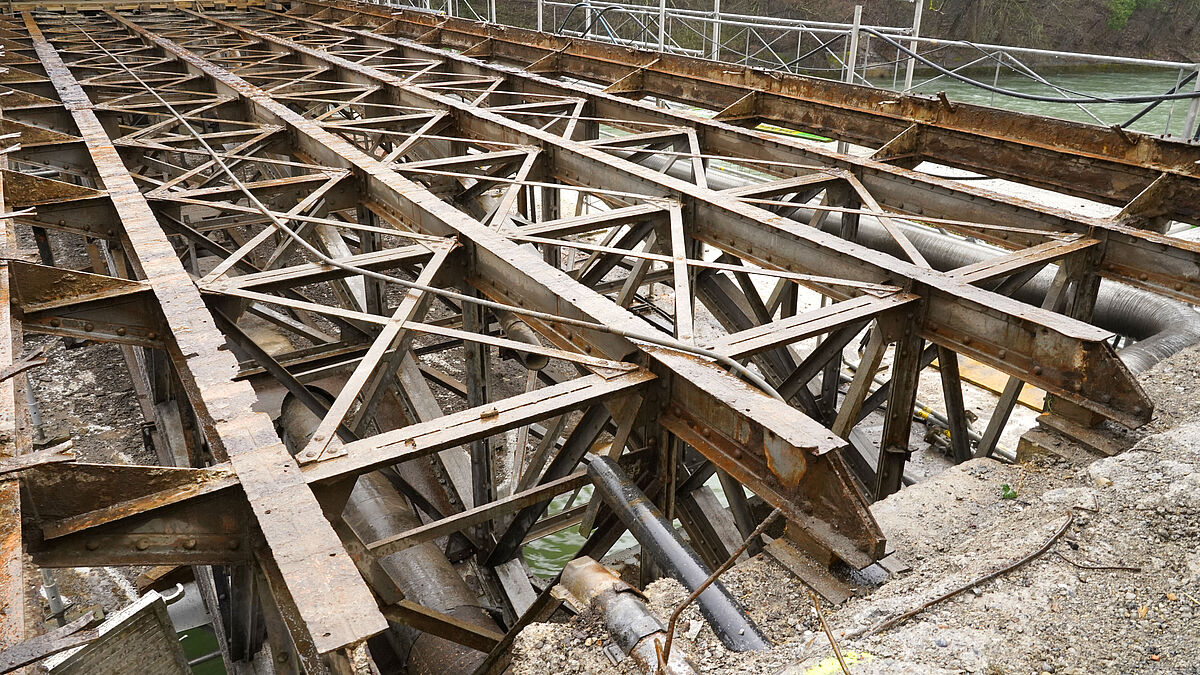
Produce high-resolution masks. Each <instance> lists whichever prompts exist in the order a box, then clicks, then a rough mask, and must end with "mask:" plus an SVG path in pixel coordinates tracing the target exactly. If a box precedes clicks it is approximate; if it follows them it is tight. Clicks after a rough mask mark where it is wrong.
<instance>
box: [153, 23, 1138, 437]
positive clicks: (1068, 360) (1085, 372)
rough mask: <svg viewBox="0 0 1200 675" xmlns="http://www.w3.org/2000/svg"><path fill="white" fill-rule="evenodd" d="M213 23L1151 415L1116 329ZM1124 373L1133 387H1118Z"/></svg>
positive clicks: (1001, 365)
mask: <svg viewBox="0 0 1200 675" xmlns="http://www.w3.org/2000/svg"><path fill="white" fill-rule="evenodd" d="M189 13H190V14H193V15H195V16H203V15H200V14H196V13H191V12H189ZM204 18H205V19H206V20H208V21H210V22H212V23H214V24H217V25H220V26H222V27H224V28H227V29H229V30H232V31H235V32H237V33H238V34H240V35H243V36H246V37H249V38H255V39H260V40H262V41H264V42H267V43H269V44H271V45H274V46H275V48H276V49H286V50H289V51H291V52H293V53H296V54H297V55H299V56H301V57H302V58H304V59H307V60H309V61H311V62H317V63H321V64H325V65H329V66H333V67H335V68H337V69H338V70H339V71H340V72H342V73H345V76H346V77H347V78H348V79H350V80H351V81H356V82H359V83H363V82H370V83H381V84H385V85H389V86H391V87H392V89H393V92H394V93H395V94H396V95H397V96H398V97H399V98H400V100H401V101H412V102H419V103H420V104H421V105H422V106H423V107H428V108H440V109H447V110H453V111H455V112H456V113H457V119H458V121H459V124H460V126H462V127H464V128H465V129H467V130H468V131H469V132H470V133H472V134H473V135H475V136H476V137H479V138H490V139H493V140H497V141H505V142H510V143H512V142H515V143H521V144H530V145H537V146H540V147H545V148H553V150H554V152H552V153H550V156H551V161H553V162H554V164H553V169H552V170H553V171H554V172H555V173H556V174H557V175H558V176H559V177H560V178H562V179H563V180H565V181H568V182H570V183H573V184H580V185H592V186H596V187H603V188H607V189H616V190H622V191H627V192H635V193H641V194H648V195H661V196H670V197H674V198H676V199H678V200H680V201H681V202H683V203H684V204H685V205H686V208H689V209H690V210H691V213H692V214H693V215H692V219H691V222H690V223H689V224H688V227H687V234H688V235H689V236H690V237H692V238H695V239H698V240H700V241H703V242H705V243H707V244H709V245H711V246H714V247H716V248H719V249H722V250H724V251H726V252H728V253H732V254H734V255H736V256H737V257H739V258H741V259H743V260H748V261H752V262H754V263H755V264H757V265H760V266H763V267H767V268H775V269H784V270H788V271H792V272H807V273H821V274H828V275H831V276H836V277H840V278H843V279H854V280H858V281H867V282H874V283H884V284H895V285H901V286H904V287H908V288H909V290H911V291H912V292H914V293H917V294H919V295H922V296H924V297H926V298H927V300H928V302H929V307H928V311H927V312H926V314H925V317H926V318H925V321H924V322H923V324H922V326H921V331H922V337H923V338H925V339H927V340H929V341H931V342H935V343H937V344H940V345H943V346H946V347H950V348H953V349H954V350H955V351H957V352H959V353H962V354H965V355H969V356H971V357H972V358H974V359H976V360H979V361H981V362H984V363H987V364H988V365H990V366H992V367H993V368H996V369H998V370H1000V371H1002V372H1006V373H1008V374H1011V375H1014V376H1018V377H1020V378H1021V379H1023V380H1025V381H1027V382H1030V383H1034V384H1036V385H1037V386H1039V387H1041V388H1044V389H1046V390H1047V391H1052V392H1054V393H1055V394H1057V395H1060V396H1062V397H1063V398H1066V399H1068V400H1070V401H1072V402H1074V403H1077V404H1078V405H1080V406H1082V407H1084V408H1087V409H1089V410H1092V411H1094V412H1097V413H1099V414H1102V415H1104V416H1106V417H1109V418H1111V419H1114V420H1118V421H1120V422H1122V423H1123V424H1126V425H1129V426H1139V425H1140V424H1143V423H1144V422H1145V421H1147V420H1148V419H1149V416H1150V413H1151V405H1150V403H1149V401H1148V400H1147V399H1146V397H1145V395H1144V394H1143V393H1142V392H1141V390H1140V388H1139V387H1138V385H1137V383H1136V382H1135V381H1134V380H1133V378H1132V376H1131V375H1129V373H1128V371H1127V370H1126V369H1125V367H1124V365H1123V364H1121V362H1120V360H1119V359H1117V357H1116V355H1115V353H1113V350H1112V348H1111V347H1110V346H1109V345H1108V344H1107V343H1106V340H1107V339H1109V338H1111V334H1109V333H1107V332H1106V331H1102V330H1099V329H1096V328H1094V327H1092V326H1089V325H1087V324H1085V323H1082V322H1079V321H1074V320H1072V319H1069V318H1066V317H1063V316H1062V315H1059V314H1055V313H1053V312H1049V311H1044V310H1040V309H1037V308H1034V307H1030V306H1028V305H1025V304H1023V303H1020V302H1016V301H1014V300H1011V299H1010V298H1006V297H1003V296H1000V295H997V294H994V293H990V292H988V291H984V290H982V289H979V288H977V287H974V286H972V285H970V284H968V283H964V282H962V281H960V280H958V279H955V278H953V277H952V276H950V275H947V274H944V273H940V272H936V271H933V270H930V269H928V268H926V267H922V266H920V265H916V264H912V263H907V262H903V261H900V260H897V259H895V258H892V257H891V256H889V255H886V254H883V253H880V252H878V251H874V250H872V249H869V248H866V247H864V246H861V245H857V244H854V243H852V242H847V241H845V240H843V239H840V238H838V237H836V236H834V235H831V234H826V233H824V232H822V231H820V230H817V229H815V228H809V227H804V226H802V225H800V224H799V223H795V222H794V221H789V220H786V219H784V218H781V217H779V216H777V215H775V214H772V213H770V212H767V211H765V210H763V209H761V208H758V207H756V206H753V205H750V204H747V203H745V202H743V201H740V200H739V199H738V198H737V197H735V196H733V195H730V194H727V193H724V192H721V191H717V190H712V189H709V188H707V187H706V186H704V185H697V184H696V183H693V182H688V181H685V180H681V179H677V178H674V177H672V176H669V175H663V174H662V173H660V172H658V171H655V170H653V169H650V168H648V167H645V166H642V165H640V164H636V163H633V162H630V161H627V160H625V159H623V158H620V157H614V156H611V155H609V154H607V153H604V152H602V151H600V150H597V149H595V148H592V147H590V146H588V145H586V144H584V143H580V142H578V141H574V140H571V139H568V138H563V137H562V136H558V135H556V134H553V133H549V132H546V131H543V130H541V129H540V128H538V127H535V126H531V125H528V124H522V123H520V122H516V121H513V120H511V119H509V118H508V117H506V116H504V114H503V113H499V112H493V111H491V110H490V109H488V108H486V107H479V106H473V105H470V104H468V103H464V102H462V101H459V100H457V99H454V98H452V97H450V96H446V95H442V94H439V93H437V92H436V90H434V89H432V88H428V89H426V88H422V87H420V86H419V85H414V84H410V83H408V82H406V81H405V80H404V78H402V77H399V76H396V75H393V74H391V73H388V72H386V71H384V70H381V69H378V68H375V67H372V66H370V65H367V64H366V63H362V62H354V61H351V60H349V59H346V58H342V57H339V56H337V55H335V54H331V53H329V52H327V51H320V50H318V49H315V48H313V47H309V46H306V45H303V44H300V43H298V42H296V41H294V40H289V39H286V38H283V37H278V36H275V35H272V34H270V33H269V32H268V31H267V30H266V28H268V26H256V28H258V30H252V29H249V28H244V27H242V26H239V25H236V24H233V23H230V22H227V21H223V20H221V19H218V18H214V17H204ZM282 18H283V17H282V16H281V19H282ZM306 25H312V24H306ZM317 25H320V24H317ZM329 30H332V31H333V32H340V31H337V30H335V29H329ZM154 37H157V36H151V39H153V38H154ZM488 278H489V279H495V278H497V277H494V276H491V275H489V277H488ZM828 292H829V293H830V294H832V295H835V296H838V295H843V293H844V292H843V291H841V290H838V289H831V290H829V291H828ZM843 297H844V296H843ZM1114 380H1116V381H1121V382H1123V383H1125V384H1123V385H1121V386H1119V387H1113V386H1112V385H1111V383H1112V382H1113V381H1114Z"/></svg>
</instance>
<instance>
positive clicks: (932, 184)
mask: <svg viewBox="0 0 1200 675" xmlns="http://www.w3.org/2000/svg"><path fill="white" fill-rule="evenodd" d="M303 7H306V8H310V9H311V10H313V11H321V12H325V13H326V15H328V16H329V17H330V18H333V19H336V20H337V21H338V22H339V23H337V25H332V24H328V23H322V22H318V21H313V20H310V19H307V18H306V17H305V16H302V15H301V16H292V15H290V14H289V15H287V16H289V17H290V18H292V19H293V20H296V21H300V22H304V23H307V24H309V25H315V26H320V27H322V28H323V29H324V30H328V31H331V32H336V33H341V34H344V35H354V36H356V37H358V38H359V39H361V40H362V41H363V42H364V43H365V44H371V45H391V46H394V47H395V48H397V49H401V50H403V51H404V53H407V54H414V55H422V56H426V57H431V58H432V57H436V58H442V59H444V60H447V61H451V62H453V64H454V65H453V69H454V71H455V72H461V73H471V74H487V75H491V76H493V77H501V78H504V79H505V81H506V82H507V83H508V84H507V85H506V86H508V87H512V88H514V89H516V90H518V91H525V92H530V93H547V94H548V93H554V94H561V95H568V96H575V97H579V98H584V99H586V100H587V101H588V103H589V104H590V106H591V111H592V114H594V115H596V116H599V117H609V118H612V119H619V120H630V121H645V122H654V123H665V124H669V125H671V126H676V127H693V128H695V129H696V133H697V135H698V137H699V140H700V144H701V145H702V147H703V148H705V150H706V152H709V153H712V154H716V155H730V156H742V157H747V158H752V159H756V160H761V161H765V162H768V163H776V162H777V163H778V165H775V166H773V167H772V169H773V170H776V171H780V172H784V173H787V172H798V171H804V169H796V168H790V167H789V163H790V164H792V165H795V164H800V165H806V164H807V165H813V164H815V165H819V166H827V167H838V168H842V169H846V170H849V171H851V172H852V173H853V174H854V175H855V176H857V177H858V179H859V180H860V181H862V183H863V184H864V185H865V186H866V187H867V188H868V189H869V190H870V191H871V193H872V194H873V195H875V197H876V198H877V199H878V200H879V201H880V203H881V204H883V205H884V206H886V207H887V208H888V209H889V210H892V211H897V212H901V213H910V214H913V215H915V216H924V217H936V218H950V219H956V220H959V221H973V222H978V223H980V224H994V225H1002V226H1007V227H1011V228H1020V229H1024V230H1031V232H1028V233H1020V232H1009V231H1004V230H999V229H993V228H989V227H971V226H969V225H966V224H965V223H964V224H963V225H959V226H956V225H953V224H947V225H945V226H946V227H947V228H948V229H951V230H955V231H960V232H963V233H965V234H968V235H970V236H973V237H976V238H979V239H982V240H984V241H987V242H988V243H991V244H994V245H996V246H1000V247H1003V248H1010V249H1011V248H1022V247H1026V246H1032V245H1035V244H1037V243H1040V242H1041V241H1042V239H1043V235H1040V234H1038V232H1045V233H1054V232H1071V233H1076V234H1081V235H1086V236H1089V237H1091V236H1096V235H1097V234H1098V233H1099V234H1100V235H1101V236H1100V237H1099V238H1100V239H1101V241H1102V243H1103V246H1102V254H1101V256H1100V260H1099V272H1100V274H1102V275H1103V276H1105V277H1108V278H1112V279H1116V280H1118V281H1122V282H1124V283H1128V284H1130V285H1132V286H1136V287H1139V288H1144V289H1146V290H1149V291H1152V292H1155V293H1159V294H1162V295H1166V296H1169V297H1174V298H1178V299H1181V300H1184V301H1186V302H1191V303H1200V244H1197V243H1195V242H1189V241H1183V240H1180V239H1178V238H1174V237H1168V236H1165V235H1162V234H1158V233H1156V232H1153V231H1148V230H1144V229H1141V228H1138V227H1133V226H1131V225H1130V224H1128V223H1124V222H1116V221H1112V220H1108V219H1103V218H1089V217H1084V216H1080V215H1078V214H1075V213H1071V212H1068V211H1065V210H1062V209H1055V208H1051V207H1046V206H1043V205H1039V204H1035V203H1033V202H1031V201H1028V200H1024V199H1019V198H1015V197H1008V196H1004V195H1000V194H997V193H995V192H992V191H989V190H986V189H984V188H981V187H979V186H976V185H971V184H969V183H963V182H956V181H951V180H947V179H941V178H937V177H935V176H931V175H929V174H924V173H920V172H917V171H912V170H909V169H905V168H902V167H899V166H893V165H890V164H888V163H886V162H881V161H876V160H872V159H868V158H860V157H852V156H849V155H840V154H837V153H833V152H831V151H829V150H826V149H822V148H819V147H814V146H812V145H804V144H800V143H797V142H796V141H794V140H792V139H789V138H785V137H781V136H779V135H777V134H771V133H762V132H756V131H752V130H749V129H743V128H740V127H737V126H733V125H731V124H727V123H723V122H720V121H717V120H711V119H706V118H702V117H698V116H696V115H690V114H688V113H685V112H681V111H677V110H672V109H670V108H660V107H658V106H656V105H654V104H653V102H652V101H639V100H633V99H630V98H628V97H626V96H620V95H617V94H613V93H607V92H595V91H588V90H584V89H580V88H578V87H572V86H570V85H568V84H565V83H563V82H559V81H555V80H553V79H550V78H549V77H547V76H544V75H542V74H541V73H545V74H546V75H551V74H553V72H554V71H553V70H552V69H551V70H546V69H543V68H540V67H538V66H537V65H533V66H528V71H526V70H522V69H521V68H520V67H512V66H509V65H506V62H505V60H503V59H499V62H497V63H491V62H489V61H487V60H486V59H488V58H491V57H489V56H488V55H487V54H480V55H472V56H467V55H462V54H454V53H450V52H447V51H445V50H442V49H438V48H437V47H435V46H431V45H428V44H424V43H425V42H429V41H432V40H434V39H436V38H437V37H438V36H439V35H440V32H439V31H438V30H437V29H433V30H430V31H429V33H428V35H425V31H426V30H428V29H429V26H428V25H427V24H428V22H429V20H430V19H431V17H430V15H426V14H421V13H419V12H408V13H404V12H402V13H396V14H393V12H392V11H391V10H390V8H389V9H383V8H380V7H377V6H374V5H367V4H358V3H343V4H338V5H334V4H330V3H326V2H321V1H320V0H308V1H307V2H305V3H304V4H303ZM261 11H268V10H261ZM271 13H272V14H275V15H277V16H282V15H280V14H279V13H277V12H271ZM343 21H345V22H349V23H350V24H357V25H358V26H360V27H357V28H356V27H353V26H352V25H342V24H341V22H343ZM455 21H458V20H455ZM455 25H456V26H460V25H461V26H462V27H463V28H464V29H466V27H467V26H468V25H469V26H470V31H472V32H471V33H470V34H471V35H475V34H476V33H475V31H480V30H487V29H485V28H481V27H480V24H474V23H471V22H465V24H460V23H456V24H455ZM493 29H494V30H496V31H497V32H499V33H501V34H503V35H508V36H510V39H516V37H511V36H526V37H528V36H529V33H530V32H529V31H521V30H520V29H510V28H495V27H493ZM533 35H539V34H536V33H535V34H533ZM541 37H548V36H541ZM414 38H420V40H419V41H414ZM478 39H479V38H472V40H473V41H472V42H471V44H475V43H477V41H478ZM570 42H571V44H576V43H579V42H581V41H575V40H572V41H570ZM583 42H586V41H583ZM589 44H597V43H589ZM460 46H462V45H460ZM547 58H549V59H552V58H553V54H551V55H550V56H548V57H547ZM835 84H837V83H835ZM837 86H852V85H841V84H837ZM858 88H859V89H862V88H861V87H858ZM700 105H701V107H705V106H704V104H700ZM1007 114H1013V113H1007ZM1022 120H1023V122H1022V123H1021V124H1020V125H1019V127H1020V128H1025V127H1030V126H1036V125H1038V124H1042V123H1044V122H1045V120H1044V119H1043V118H1040V117H1038V116H1032V115H1026V116H1022ZM1149 138H1153V137H1149ZM1189 147H1191V148H1192V151H1193V152H1194V153H1195V154H1196V156H1195V157H1192V158H1191V160H1190V161H1191V162H1195V161H1196V160H1197V159H1200V150H1196V149H1195V146H1194V145H1191V146H1189ZM1181 152H1182V151H1181ZM1193 168H1194V167H1193ZM1037 175H1040V174H1037ZM1155 175H1157V173H1156V174H1155ZM1019 179H1020V177H1019V176H1018V177H1014V180H1019ZM1151 180H1153V178H1152V179H1151ZM1139 194H1140V193H1139ZM1135 197H1136V194H1135ZM1131 199H1132V198H1131ZM1101 201H1103V200H1101ZM1172 201H1173V202H1178V201H1179V200H1172ZM1121 203H1124V202H1121ZM1172 208H1176V207H1172Z"/></svg>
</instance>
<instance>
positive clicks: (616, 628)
mask: <svg viewBox="0 0 1200 675" xmlns="http://www.w3.org/2000/svg"><path fill="white" fill-rule="evenodd" d="M559 583H560V584H561V585H562V587H563V588H565V589H566V590H567V591H568V592H569V593H570V594H571V595H572V596H574V598H575V599H576V601H578V603H579V604H580V605H582V606H583V607H585V608H588V609H592V610H594V611H596V612H598V613H599V614H601V615H602V616H603V617H604V623H605V625H606V626H607V627H608V632H609V634H610V635H612V636H613V640H614V641H616V643H617V646H618V647H620V648H621V650H622V651H624V652H625V654H626V655H627V656H632V657H633V660H634V661H635V662H636V663H637V664H638V668H640V669H641V671H642V672H643V673H649V674H650V675H656V674H657V673H659V672H660V669H659V667H658V650H659V649H660V648H662V647H664V646H665V645H666V642H667V628H666V626H664V625H663V624H662V622H661V621H659V620H658V618H657V617H655V616H654V614H652V613H651V612H650V608H648V607H646V603H645V601H643V600H642V598H641V594H640V593H638V591H637V589H635V588H634V587H633V586H630V585H629V584H627V583H625V582H624V581H623V580H622V579H621V577H619V576H617V575H616V574H613V572H612V570H610V569H608V568H607V567H605V566H603V565H601V564H600V563H598V562H596V561H595V560H593V559H592V558H589V557H587V556H584V557H582V558H576V559H574V560H572V561H571V562H569V563H567V566H566V567H564V568H563V571H562V577H561V581H560V582H559ZM666 665H667V667H666V668H665V669H663V670H665V673H664V675H695V673H696V670H695V668H693V667H692V664H691V662H690V661H689V660H688V658H687V656H685V654H684V652H683V650H682V649H673V650H671V655H670V657H669V660H668V662H667V664H666Z"/></svg>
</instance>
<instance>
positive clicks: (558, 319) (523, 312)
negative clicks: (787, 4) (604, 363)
mask: <svg viewBox="0 0 1200 675" xmlns="http://www.w3.org/2000/svg"><path fill="white" fill-rule="evenodd" d="M69 23H70V24H71V25H72V26H74V27H75V29H76V30H78V31H80V32H81V33H83V35H84V36H86V37H87V39H88V40H90V41H91V42H92V44H94V45H96V47H98V48H99V49H100V50H101V51H103V52H104V53H105V55H107V56H108V57H109V58H110V59H112V60H113V61H114V62H116V64H117V65H119V66H121V68H122V69H123V70H124V71H125V72H126V73H128V74H129V76H130V77H132V78H133V79H134V80H136V81H137V83H138V84H140V85H141V86H142V88H143V89H145V90H146V91H147V92H149V93H150V95H151V96H153V97H154V98H155V99H157V100H158V102H159V103H160V104H162V105H163V107H165V108H166V109H167V110H168V111H170V113H171V115H172V116H173V117H174V118H175V119H176V120H178V121H179V123H180V124H182V125H183V127H184V128H185V129H187V130H188V133H190V134H191V135H192V137H193V138H195V139H196V142H198V143H199V144H200V146H201V147H203V148H204V150H205V152H207V153H208V154H209V156H211V157H212V158H213V161H214V162H216V163H217V165H218V166H220V167H221V170H222V171H224V172H225V174H226V175H228V176H229V179H230V180H231V181H232V182H233V184H234V186H235V187H237V188H238V190H240V191H241V192H242V193H243V194H245V195H246V197H247V198H248V199H249V200H250V203H251V204H253V205H254V207H255V208H256V209H258V210H259V211H261V212H262V214H263V215H264V216H266V217H267V219H268V220H270V221H271V224H272V225H273V226H275V228H276V229H278V230H279V231H280V232H282V233H284V234H285V235H287V236H288V237H289V238H290V239H291V240H292V241H294V242H295V243H296V244H297V245H299V246H301V247H303V248H304V249H305V250H307V251H308V252H309V253H311V254H312V255H314V256H316V257H317V258H318V259H319V260H321V261H322V262H324V263H326V264H329V265H333V266H334V267H337V268H339V269H343V270H346V271H347V272H352V273H354V274H361V275H362V276H364V277H369V278H372V279H377V280H379V281H383V282H386V283H393V284H396V285H398V286H402V287H404V288H408V289H410V290H415V291H421V292H423V293H430V294H432V295H440V296H442V297H446V298H451V299H453V300H458V301H459V302H466V303H473V304H475V305H479V306H481V307H486V308H488V309H492V310H501V311H507V312H512V313H513V314H516V315H518V316H525V317H529V318H533V319H539V320H542V321H547V322H550V323H559V324H564V325H568V326H575V327H577V328H584V329H588V330H594V331H599V332H604V333H609V334H612V335H616V336H619V337H623V338H627V339H630V340H636V341H641V342H646V343H648V344H651V345H655V346H657V347H663V348H666V349H672V350H675V351H679V352H683V353H685V354H693V355H696V356H703V357H706V358H711V359H714V360H716V361H717V362H718V363H720V364H721V365H724V366H726V367H728V368H729V369H730V370H733V371H734V372H736V373H738V374H739V375H741V376H742V377H744V378H745V379H746V380H748V381H749V382H750V383H751V384H753V385H754V386H756V387H758V388H759V389H761V390H762V391H763V392H765V393H766V394H767V395H769V396H771V397H772V398H774V399H776V400H779V401H783V402H785V403H786V401H785V400H784V398H783V397H782V396H780V395H779V392H778V391H776V390H775V388H774V387H772V386H771V385H770V384H768V383H767V382H766V380H764V379H763V378H762V377H760V376H759V375H758V374H756V373H754V372H753V371H751V370H750V369H749V368H747V367H746V366H743V365H742V364H740V363H738V362H737V361H735V360H734V359H732V358H730V357H728V356H726V355H724V354H720V353H718V352H716V351H715V350H713V348H711V347H697V346H694V345H689V344H687V343H685V342H681V341H679V340H675V339H672V338H664V337H661V336H657V335H650V334H645V333H638V332H633V331H627V330H622V329H620V328H613V327H612V326H607V325H605V324H601V323H595V322H592V321H583V320H581V319H572V318H570V317H564V316H558V315H556V314H550V313H548V312H538V311H535V310H530V309H527V308H525V307H519V306H516V305H506V304H504V303H500V302H494V301H491V300H486V299H483V298H476V297H474V296H471V295H467V294H465V293H458V292H456V291H449V290H446V289H442V288H437V287H435V286H427V285H425V284H419V283H416V282H412V281H408V280H407V279H400V278H398V277H392V276H388V275H386V274H380V273H379V272H375V271H372V270H367V269H363V268H360V267H355V266H354V265H349V264H347V263H344V262H341V261H339V260H337V259H335V258H330V257H329V256H327V255H325V254H324V253H322V252H321V251H320V250H319V249H318V248H316V247H315V246H313V245H312V244H310V243H309V242H308V241H307V240H305V239H304V238H303V237H301V236H300V235H299V234H297V233H296V232H294V231H293V230H292V229H291V228H289V227H288V226H287V225H285V224H284V223H283V221H282V220H280V219H279V217H278V216H276V215H275V213H274V212H272V211H271V210H270V209H268V208H267V206H266V205H265V204H263V203H262V202H261V201H259V199H258V197H256V196H255V195H254V193H253V192H251V191H250V189H249V188H247V187H246V185H245V184H244V183H242V181H241V179H239V178H238V177H237V176H236V175H235V174H234V173H233V171H232V170H231V169H230V168H229V166H228V165H227V164H225V161H224V160H223V159H221V157H220V156H219V155H218V154H217V151H216V150H214V149H213V148H212V146H211V145H209V144H208V141H206V140H204V138H203V137H202V136H201V135H200V134H199V132H197V131H196V129H195V128H194V127H193V126H192V125H191V123H189V122H188V121H187V120H186V119H185V118H184V117H183V116H182V115H180V114H179V111H177V110H175V108H174V107H173V106H172V105H171V104H170V103H168V102H167V101H166V100H165V99H164V98H163V97H162V96H160V95H159V94H158V92H157V91H155V90H154V89H153V88H152V87H150V85H148V84H146V82H145V81H143V80H142V78H140V77H138V75H137V73H135V72H133V70H131V69H130V68H129V66H127V65H125V63H124V62H123V61H121V60H120V59H118V58H117V57H116V56H114V55H113V53H112V52H110V51H109V50H108V49H106V48H105V47H104V45H101V44H100V43H99V42H97V41H96V39H95V38H93V37H92V36H91V34H89V33H88V32H87V31H85V30H83V29H81V28H80V27H79V25H78V24H76V23H75V22H74V21H70V22H69ZM398 234H402V233H400V232H398Z"/></svg>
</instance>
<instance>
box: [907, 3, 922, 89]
mask: <svg viewBox="0 0 1200 675" xmlns="http://www.w3.org/2000/svg"><path fill="white" fill-rule="evenodd" d="M913 5H914V8H913V27H912V37H913V39H912V40H909V42H908V48H909V49H911V50H912V51H913V52H916V51H917V40H916V38H919V37H921V11H922V10H923V9H925V0H914V1H913ZM916 67H917V60H916V59H914V58H913V57H911V56H910V57H908V70H906V71H905V72H904V91H908V90H909V89H912V80H913V69H914V68H916Z"/></svg>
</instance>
